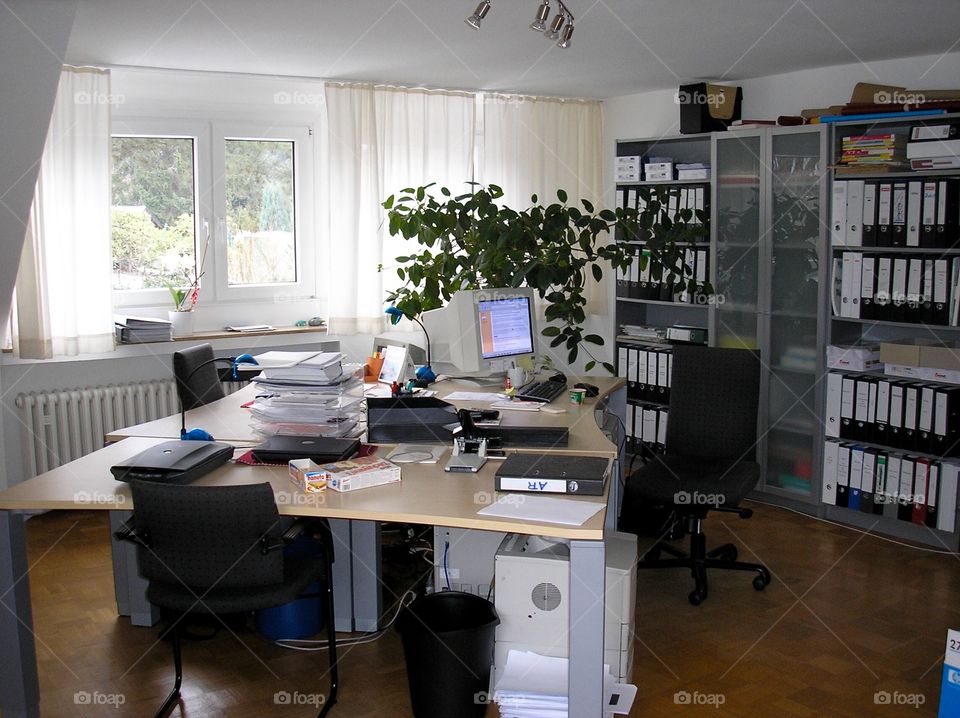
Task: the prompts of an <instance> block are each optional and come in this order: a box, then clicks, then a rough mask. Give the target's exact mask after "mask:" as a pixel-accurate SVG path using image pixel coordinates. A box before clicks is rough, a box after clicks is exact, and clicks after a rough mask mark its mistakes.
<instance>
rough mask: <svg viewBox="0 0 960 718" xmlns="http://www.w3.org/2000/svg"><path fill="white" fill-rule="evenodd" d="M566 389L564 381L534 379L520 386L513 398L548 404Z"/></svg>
mask: <svg viewBox="0 0 960 718" xmlns="http://www.w3.org/2000/svg"><path fill="white" fill-rule="evenodd" d="M566 390H567V382H565V381H550V380H549V379H548V380H546V381H534V382H530V383H529V384H527V385H525V386H522V387H520V389H518V390H517V393H516V395H515V396H514V399H521V400H523V401H539V402H540V403H541V404H549V403H550V402H551V401H553V400H554V399H556V398H557V397H558V396H560V395H561V394H562V393H563V392H565V391H566Z"/></svg>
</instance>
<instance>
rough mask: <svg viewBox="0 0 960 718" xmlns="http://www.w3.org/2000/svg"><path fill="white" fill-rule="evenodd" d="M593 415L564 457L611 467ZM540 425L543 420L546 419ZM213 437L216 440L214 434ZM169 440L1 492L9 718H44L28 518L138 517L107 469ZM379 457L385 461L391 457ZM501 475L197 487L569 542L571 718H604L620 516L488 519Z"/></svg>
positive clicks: (577, 425)
mask: <svg viewBox="0 0 960 718" xmlns="http://www.w3.org/2000/svg"><path fill="white" fill-rule="evenodd" d="M596 383H598V384H600V382H596ZM622 386H623V382H622V380H616V379H611V380H606V381H604V382H603V383H602V385H601V391H602V393H601V397H604V396H605V395H606V394H609V393H610V392H613V391H614V390H619V389H622ZM451 390H453V387H451ZM444 393H445V392H444ZM622 394H623V392H622V391H618V392H617V396H615V397H614V400H615V401H616V402H619V401H620V400H621V399H622ZM230 398H231V397H227V399H230ZM232 398H233V404H232V405H233V406H238V402H242V400H243V397H238V396H237V395H236V394H234V395H232ZM222 401H225V400H222ZM219 403H220V402H218V404H219ZM559 405H561V404H559V403H558V406H559ZM211 406H212V405H211ZM220 406H221V407H224V406H226V404H225V403H224V404H220ZM205 408H206V407H205ZM593 408H594V405H593V403H591V404H589V405H585V406H584V407H574V406H570V409H571V411H568V412H567V413H566V414H561V415H557V416H559V417H565V419H561V420H565V422H566V424H567V425H568V426H569V427H570V429H571V447H570V448H568V449H567V451H574V448H573V447H575V446H583V447H585V448H584V450H589V453H594V454H596V455H607V456H611V457H614V456H615V455H616V447H614V446H613V445H612V444H611V443H609V442H608V441H606V439H605V437H604V436H603V434H602V433H601V432H600V430H599V428H598V427H597V424H596V422H595V420H594V413H593ZM198 411H200V410H198ZM526 416H528V417H529V416H530V415H529V414H527V415H526ZM536 416H537V417H538V418H542V419H544V420H546V417H539V415H536ZM553 418H554V417H550V420H552V419H553ZM588 419H589V420H588ZM517 420H518V421H522V420H523V419H517ZM161 421H162V420H161ZM511 421H512V419H511ZM156 423H157V422H150V424H156ZM145 426H146V425H145ZM177 426H178V427H179V423H177ZM208 428H209V427H208ZM213 431H214V434H216V430H215V429H214V430H213ZM164 438H165V437H150V438H144V437H131V438H128V439H125V440H123V441H120V442H118V443H116V444H113V445H111V446H108V447H106V448H104V449H101V450H100V451H97V452H94V453H93V454H90V455H88V456H85V457H83V458H82V459H78V460H77V461H74V462H71V463H70V464H67V465H66V466H62V467H60V468H58V469H54V470H53V471H50V472H48V473H46V474H42V475H40V476H37V477H34V478H33V479H30V480H28V481H25V482H23V483H21V484H18V485H16V486H13V487H11V488H9V489H7V490H6V491H3V492H0V596H2V603H3V604H4V606H5V607H6V608H7V609H8V610H6V611H0V646H3V651H0V709H2V710H3V715H4V717H5V718H14V717H20V716H30V717H31V718H32V717H34V716H39V715H40V712H39V698H40V697H39V683H38V679H37V663H36V647H35V642H34V634H33V630H32V627H33V624H32V615H31V609H30V585H29V575H28V565H27V557H26V541H25V532H24V515H23V513H22V512H23V511H29V510H49V509H79V508H83V509H100V510H107V511H130V510H132V509H133V505H132V499H131V496H130V490H129V487H128V486H127V485H126V484H123V483H120V482H117V481H114V480H113V478H112V477H111V475H110V472H109V467H110V466H112V465H113V464H115V463H117V462H118V461H121V460H123V459H126V458H129V457H130V456H133V455H134V454H136V453H138V452H140V451H142V450H144V449H145V448H147V447H149V446H152V445H153V444H155V443H157V442H158V441H161V440H163V439H164ZM381 453H386V449H382V450H381ZM495 466H496V464H495V463H494V462H490V463H488V465H487V466H485V467H484V468H483V470H482V471H481V472H479V473H478V474H475V475H465V474H447V473H445V472H444V471H443V468H442V464H407V465H405V466H404V470H403V479H402V481H401V482H400V483H397V484H390V485H386V486H380V487H377V488H375V489H368V490H362V491H357V492H351V493H347V494H339V493H336V492H332V491H328V492H325V493H323V494H317V495H307V494H303V493H301V492H300V491H299V490H297V489H296V488H295V487H294V486H293V484H291V483H290V480H289V478H288V477H287V472H286V469H285V468H280V467H251V466H245V465H242V464H228V465H225V466H223V467H221V468H219V469H217V470H216V471H214V472H212V473H210V474H208V475H206V476H204V477H202V478H201V479H199V480H198V481H197V482H196V483H197V484H199V485H230V484H245V483H260V482H263V481H269V482H270V484H271V485H272V487H273V489H274V493H275V496H276V500H277V505H278V508H279V510H280V512H281V513H282V514H286V515H292V516H321V517H326V518H333V519H347V520H358V521H364V522H380V521H401V522H409V523H420V524H439V525H443V526H451V527H455V528H467V529H478V530H486V531H507V532H516V533H524V534H537V535H550V536H556V537H559V538H566V539H570V608H569V610H570V615H571V619H572V620H571V621H570V643H569V645H570V662H569V691H570V715H571V716H577V717H578V718H591V717H596V718H600V717H601V715H602V698H603V618H604V609H603V599H604V595H603V587H604V544H603V536H604V529H605V525H606V526H611V525H612V522H613V521H614V520H615V513H616V512H615V511H609V512H608V511H606V509H605V508H604V509H601V510H600V511H599V512H598V513H597V514H596V515H594V516H593V517H592V518H591V519H590V520H588V521H587V522H586V523H584V524H583V525H581V526H564V525H560V524H552V523H548V522H528V521H519V520H515V519H505V518H497V517H485V516H481V515H479V514H478V513H477V511H478V510H479V508H481V507H480V506H479V505H478V504H477V503H476V500H475V496H476V494H478V493H487V494H490V493H492V492H493V483H494V478H493V475H494V472H495V470H496V469H495ZM610 487H611V488H613V489H614V490H613V491H609V492H608V495H607V496H602V497H577V499H576V500H578V501H586V502H591V503H600V504H603V505H604V507H606V506H607V505H611V506H613V505H615V500H612V497H613V496H615V495H616V490H615V489H616V488H617V487H618V484H617V483H616V482H611V484H610ZM608 500H610V503H609V504H608V503H607V502H608Z"/></svg>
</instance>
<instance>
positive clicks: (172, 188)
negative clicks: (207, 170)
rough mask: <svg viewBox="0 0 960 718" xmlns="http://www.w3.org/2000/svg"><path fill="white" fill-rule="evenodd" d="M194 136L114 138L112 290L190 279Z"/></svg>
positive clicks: (183, 283) (192, 265)
mask: <svg viewBox="0 0 960 718" xmlns="http://www.w3.org/2000/svg"><path fill="white" fill-rule="evenodd" d="M194 187H195V181H194V155H193V140H192V139H190V138H182V137H114V138H113V207H112V208H111V215H112V219H113V288H114V289H151V288H156V287H160V288H163V287H165V286H168V285H173V286H181V287H182V286H188V285H190V284H191V283H192V282H193V281H194V274H195V268H196V259H195V250H194V248H195V246H196V241H195V239H196V237H195V227H196V222H195V221H194V212H195V211H194Z"/></svg>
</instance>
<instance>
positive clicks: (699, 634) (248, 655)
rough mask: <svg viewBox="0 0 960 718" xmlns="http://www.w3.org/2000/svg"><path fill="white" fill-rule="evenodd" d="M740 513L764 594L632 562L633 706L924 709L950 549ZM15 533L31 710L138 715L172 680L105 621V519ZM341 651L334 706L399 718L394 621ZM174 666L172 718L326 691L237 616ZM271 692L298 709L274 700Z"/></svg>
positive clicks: (847, 711) (948, 613)
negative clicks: (20, 545)
mask: <svg viewBox="0 0 960 718" xmlns="http://www.w3.org/2000/svg"><path fill="white" fill-rule="evenodd" d="M754 508H755V515H754V518H753V519H751V520H750V521H740V520H738V519H737V518H736V517H728V516H726V515H723V516H719V517H711V518H710V519H708V521H707V523H706V528H707V531H708V537H709V540H710V541H709V542H710V544H711V545H713V544H717V543H721V542H726V541H729V540H733V541H735V542H736V543H737V544H738V545H739V547H740V554H741V556H742V557H743V558H744V560H755V559H759V560H762V561H763V562H765V563H766V564H767V566H768V567H769V568H770V570H771V571H772V573H773V575H774V580H773V584H772V585H771V586H770V587H769V588H768V589H767V590H766V591H764V592H762V593H758V592H756V591H754V590H753V588H752V587H751V584H750V577H749V576H748V575H746V574H736V573H718V572H713V573H712V574H711V575H710V578H711V586H710V596H709V598H708V599H707V601H706V602H705V603H704V604H703V605H701V606H700V607H697V608H694V607H692V606H690V605H689V604H688V603H687V593H688V592H689V590H690V587H691V583H690V579H689V576H688V575H686V574H685V572H683V571H681V570H674V571H644V572H641V574H640V577H639V583H638V587H637V594H638V597H639V599H638V605H637V643H636V661H635V670H634V681H635V682H636V683H637V684H638V686H639V695H638V698H637V701H636V703H635V705H634V709H633V712H632V713H631V716H644V717H649V718H658V717H659V716H713V717H716V718H721V717H722V718H727V717H736V718H745V717H748V716H758V717H764V718H766V717H768V716H785V717H790V718H792V717H798V718H806V717H812V716H843V717H846V716H850V717H851V718H852V717H857V718H859V717H861V716H881V717H885V716H890V717H891V718H892V717H894V716H916V717H920V716H935V715H936V712H937V709H936V706H937V703H938V701H939V682H940V673H941V667H942V658H943V652H944V643H945V638H946V630H947V628H949V627H954V628H956V627H960V601H958V600H957V599H958V597H960V561H958V557H957V556H950V555H935V554H932V553H928V552H924V551H921V550H916V549H912V548H908V547H904V546H898V545H896V544H893V543H889V542H886V541H883V540H881V539H879V538H876V537H873V536H864V535H862V534H858V533H855V532H853V531H850V530H847V529H844V528H839V527H834V526H830V525H828V524H825V523H821V522H817V521H814V520H813V519H810V518H808V517H804V516H800V515H797V514H793V513H790V512H788V511H785V510H783V509H778V508H772V507H767V506H760V505H756V506H755V507H754ZM27 526H28V530H27V533H28V540H29V551H30V564H31V566H32V568H31V572H30V582H31V589H32V594H33V612H34V624H35V630H36V634H37V649H38V661H39V667H40V682H41V694H42V699H41V707H42V713H43V715H44V716H67V715H70V716H112V717H113V716H137V717H140V716H148V715H152V712H153V710H154V709H155V707H156V706H157V705H158V704H159V702H160V700H161V699H162V698H163V696H164V695H165V694H166V691H167V690H168V688H169V686H170V684H171V681H172V665H171V663H172V662H171V660H170V655H169V647H168V646H167V645H166V644H164V643H160V644H158V642H157V631H156V630H155V629H144V628H134V627H132V626H130V625H129V623H128V621H126V620H125V619H119V618H117V616H116V611H115V604H114V600H113V582H112V574H111V564H110V548H109V542H108V529H107V523H106V514H104V513H98V512H54V513H49V514H45V515H41V516H37V517H34V518H32V519H31V520H30V521H29V522H28V524H27ZM234 634H235V635H234ZM341 655H342V656H343V658H342V668H341V678H342V685H341V698H340V702H339V703H338V706H337V707H336V708H335V709H334V711H333V714H332V715H334V716H338V715H339V716H349V717H351V718H368V717H372V716H378V717H379V716H399V717H402V716H409V715H410V707H409V699H408V697H407V686H406V674H405V670H404V664H403V654H402V650H401V646H400V641H399V638H398V636H397V635H396V634H395V632H393V631H390V632H388V633H387V634H386V635H385V636H384V637H383V638H381V639H380V640H379V641H377V642H375V643H372V644H367V645H360V646H354V647H351V648H344V649H342V651H341ZM184 660H185V681H184V701H183V703H182V704H181V708H180V709H176V710H175V711H174V713H173V715H174V716H175V717H180V716H182V717H185V718H201V717H206V716H226V715H230V716H234V717H236V718H248V717H249V718H254V717H256V718H263V717H269V716H291V717H293V718H296V717H297V716H304V717H305V716H312V715H315V714H316V710H317V708H316V707H315V706H313V705H311V704H310V701H315V700H318V699H316V698H315V697H314V696H315V694H320V693H322V692H323V691H324V690H325V686H326V682H325V680H326V679H325V671H326V669H327V664H326V657H325V654H323V653H320V654H316V655H314V654H303V653H294V652H291V651H288V650H285V649H282V648H279V647H276V646H274V645H273V644H271V643H269V642H267V641H265V640H263V639H261V638H259V637H258V636H257V634H256V633H255V632H254V631H253V630H252V628H249V627H247V628H240V629H236V630H235V631H233V632H231V631H228V630H221V631H220V633H219V634H218V635H217V636H216V637H215V638H213V639H212V640H208V641H203V642H191V643H188V644H186V646H185V649H184ZM284 692H285V693H286V694H289V695H290V703H291V704H294V705H290V704H283V703H280V704H278V703H277V702H276V700H275V695H276V694H278V693H284ZM120 696H122V701H123V702H122V704H121V705H117V703H118V702H119V701H120V700H121V698H120ZM885 696H888V697H889V699H890V703H889V704H884V703H883V702H882V701H883V700H884V697H885ZM85 697H87V698H88V699H89V702H87V703H84V702H83V701H84V700H85ZM878 701H879V702H878ZM297 702H299V703H300V704H299V705H296V704H295V703H297ZM918 703H919V704H920V705H919V706H918V705H916V704H918ZM495 715H496V709H495V708H490V709H489V710H488V716H495ZM452 718H457V717H452ZM572 718H576V717H572Z"/></svg>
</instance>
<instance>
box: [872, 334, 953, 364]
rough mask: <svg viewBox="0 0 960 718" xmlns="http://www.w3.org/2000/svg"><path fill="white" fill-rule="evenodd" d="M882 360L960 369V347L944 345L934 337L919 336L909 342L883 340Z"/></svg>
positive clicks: (881, 345) (881, 346)
mask: <svg viewBox="0 0 960 718" xmlns="http://www.w3.org/2000/svg"><path fill="white" fill-rule="evenodd" d="M880 361H882V362H883V363H884V364H904V365H907V366H922V367H930V368H932V369H948V370H952V371H958V370H960V347H958V346H956V345H952V346H950V345H948V346H944V344H943V343H942V342H938V341H936V340H934V339H927V338H921V337H918V338H916V339H912V340H910V341H909V342H882V343H881V344H880Z"/></svg>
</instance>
